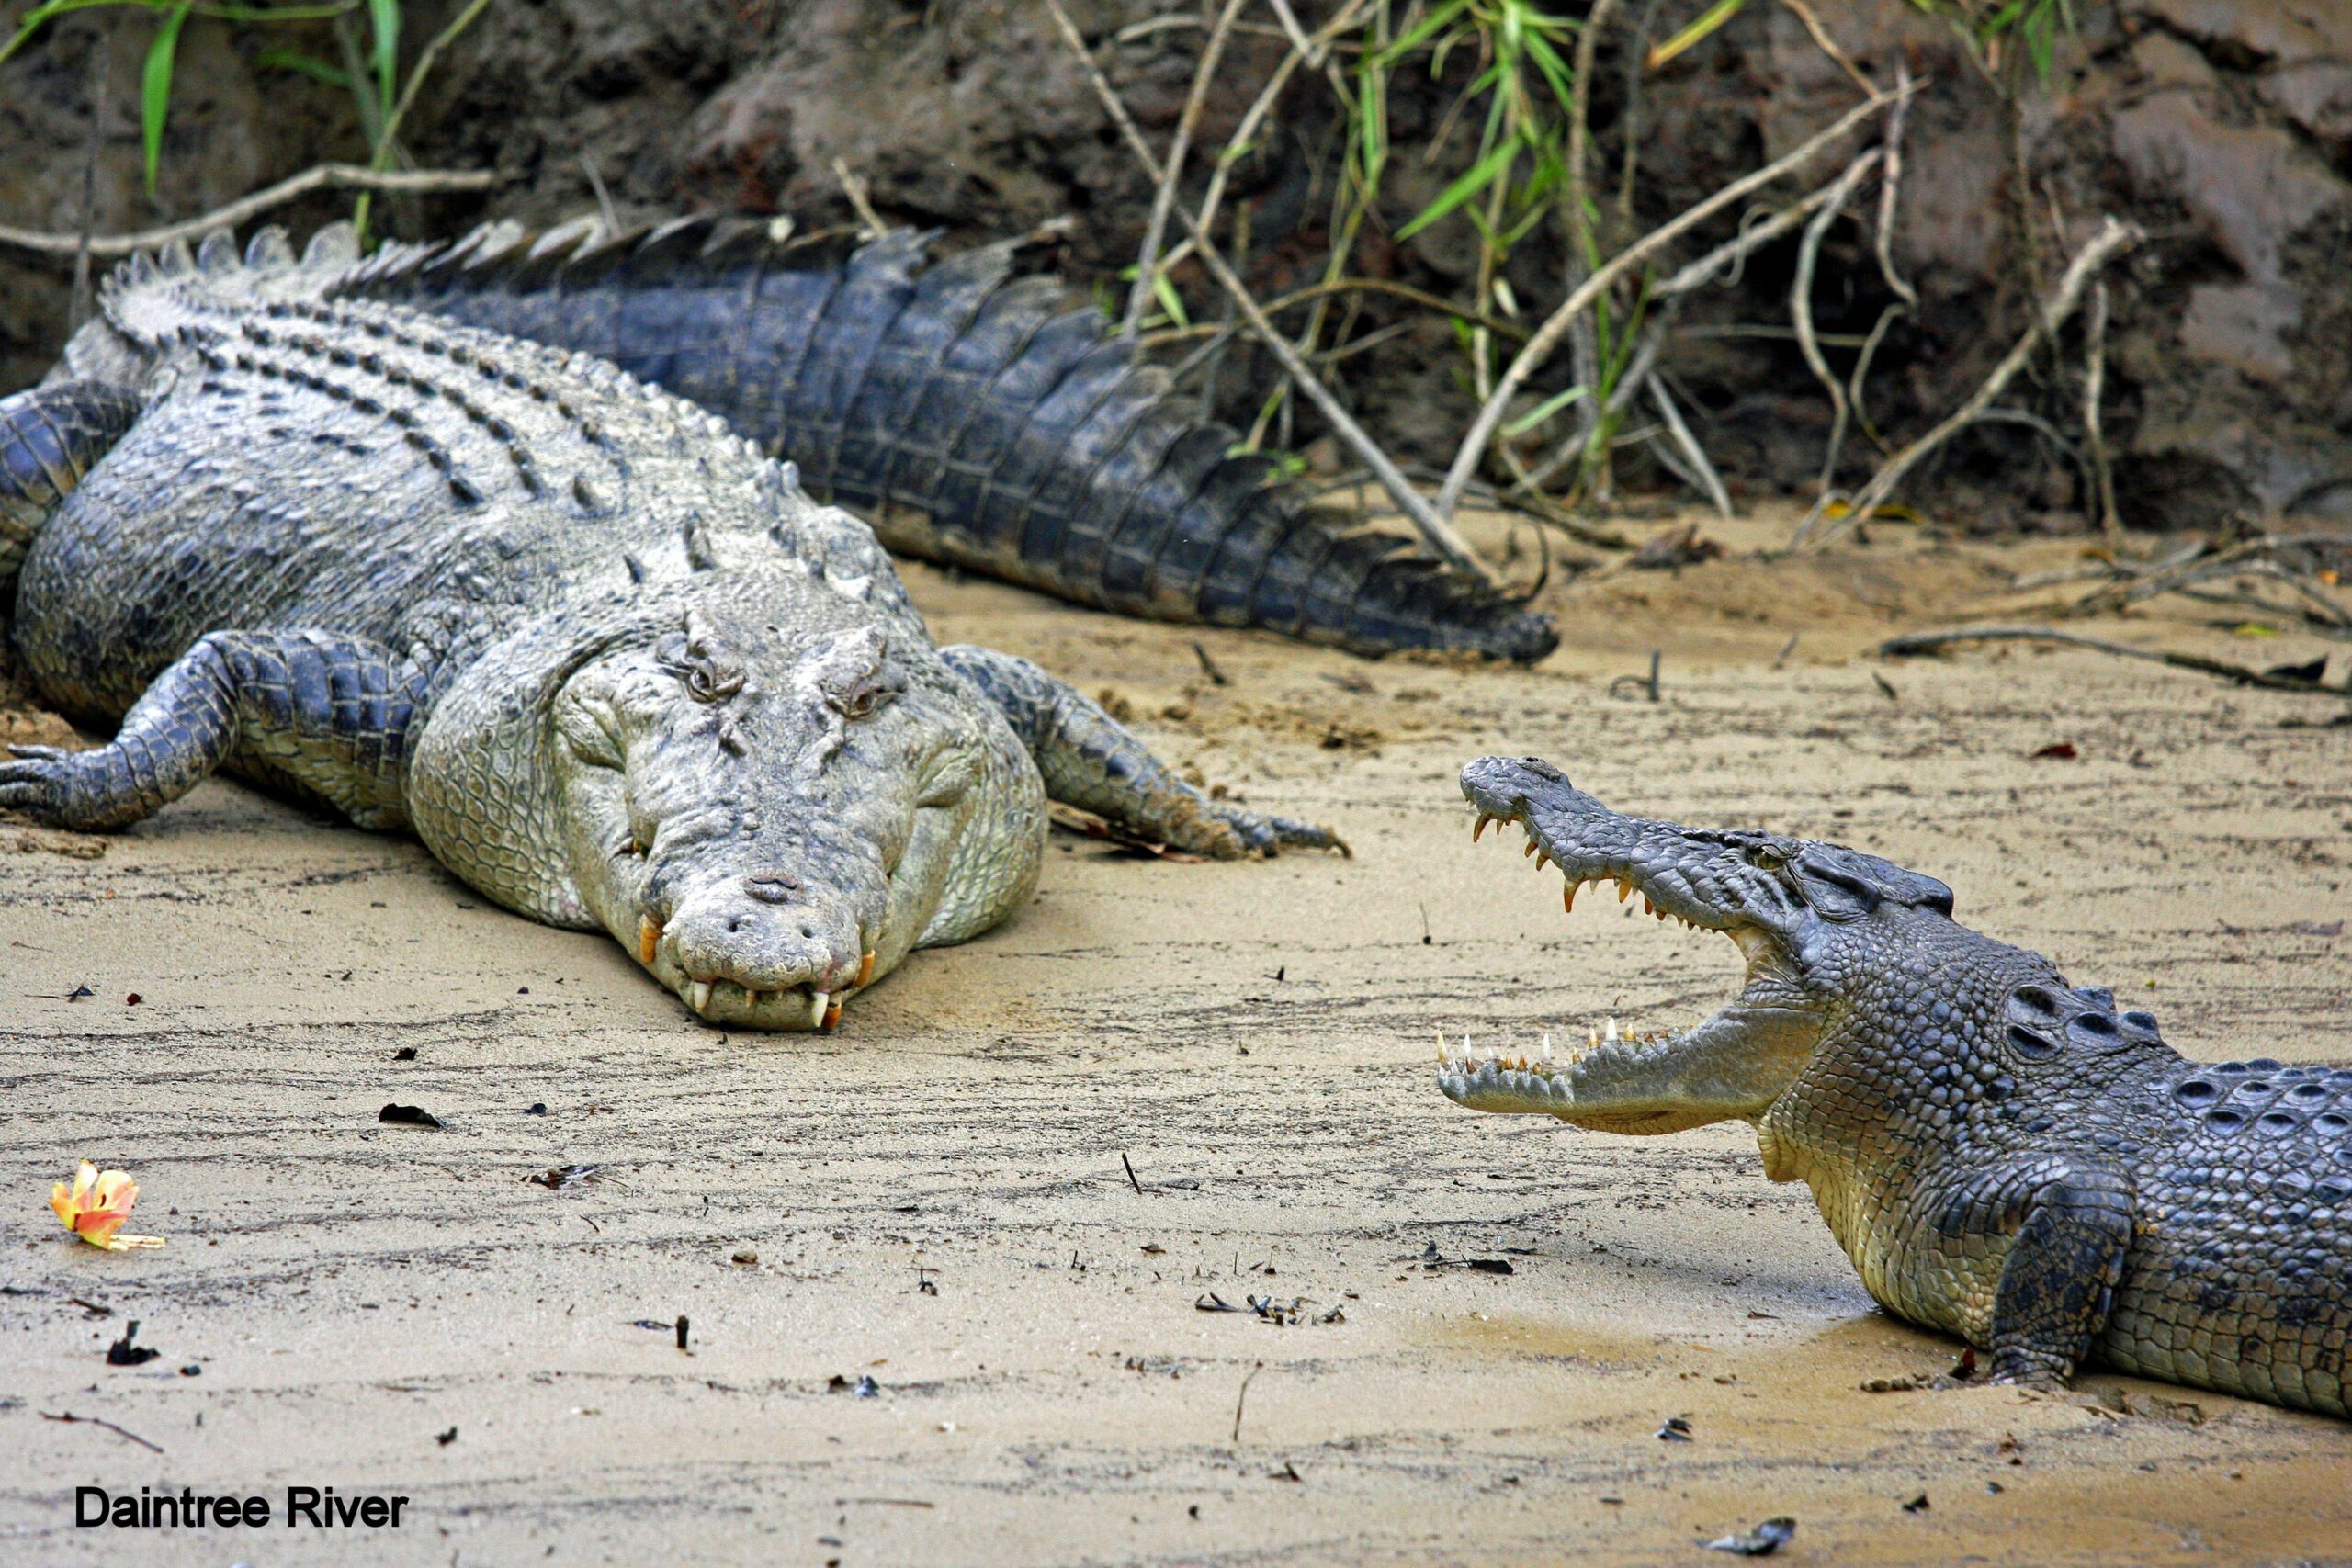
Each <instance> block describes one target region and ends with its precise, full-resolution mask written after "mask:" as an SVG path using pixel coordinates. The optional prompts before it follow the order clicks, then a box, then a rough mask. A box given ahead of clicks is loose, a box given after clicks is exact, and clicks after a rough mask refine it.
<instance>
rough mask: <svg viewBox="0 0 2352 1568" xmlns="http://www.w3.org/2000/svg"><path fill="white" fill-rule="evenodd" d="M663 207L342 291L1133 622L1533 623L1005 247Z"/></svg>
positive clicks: (1455, 636) (1388, 635)
mask: <svg viewBox="0 0 2352 1568" xmlns="http://www.w3.org/2000/svg"><path fill="white" fill-rule="evenodd" d="M929 240H930V236H928V235H926V234H922V233H919V232H917V231H911V230H899V231H894V232H891V233H888V234H885V235H883V236H882V237H881V238H879V239H876V240H873V241H871V242H868V243H852V242H850V241H847V240H845V239H842V238H840V237H838V236H812V237H807V238H796V237H794V236H792V235H791V234H790V232H789V231H788V230H786V229H784V228H783V227H782V226H780V225H763V226H746V225H741V224H738V225H734V226H729V225H728V224H725V223H722V222H720V221H718V220H711V219H701V218H697V219H682V220H676V221H673V222H670V223H666V224H662V225H660V226H658V227H655V228H652V229H648V230H640V231H633V232H631V233H628V234H623V235H618V236H611V237H607V236H605V235H604V234H602V233H601V232H600V231H598V229H597V227H596V226H595V225H594V223H593V222H585V223H582V224H575V225H571V226H567V227H566V228H563V229H559V230H553V231H548V233H546V234H543V235H540V236H537V238H532V237H530V236H527V235H526V234H524V233H523V232H522V231H520V230H519V229H515V228H513V227H511V226H491V227H488V228H485V229H481V230H477V231H475V232H474V233H472V234H470V235H469V236H467V237H466V238H465V239H463V240H461V241H458V242H457V243H454V244H449V245H441V246H411V247H390V248H387V250H386V251H384V252H383V253H380V254H379V255H378V256H377V257H376V258H374V259H373V260H371V261H368V262H367V263H364V264H362V265H359V266H357V267H356V268H354V269H353V270H352V271H351V272H350V273H349V274H348V275H347V276H346V277H345V280H344V282H343V283H342V284H340V285H339V286H338V288H339V290H340V291H341V292H345V293H348V294H364V295H367V296H369V297H372V298H379V299H396V300H399V301H401V302H403V303H407V304H410V305H413V306H415V307H417V308H420V309H424V310H432V311H435V312H436V313H439V314H444V315H447V316H450V317H452V318H455V319H457V320H460V321H466V322H468V323H469V324H472V325H476V326H481V327H486V328H490V329H492V330H494V331H498V332H503V333H510V334H512V335H515V336H518V337H525V338H531V339H536V340H537V341H540V342H544V343H550V344H560V345H562V346H564V347H568V348H575V349H580V350H583V351H586V352H588V353H592V354H596V355H602V356H604V357H605V358H608V359H612V360H614V361H616V362H617V363H618V364H619V365H620V366H621V367H623V368H624V369H626V370H628V371H629V372H630V373H632V374H633V375H636V376H638V377H640V378H643V379H646V380H650V381H653V382H655V383H658V384H659V385H661V386H662V387H665V388H667V389H669V390H671V391H673V392H676V393H678V394H679V395H681V396H683V397H686V398H689V399H692V400H695V401H696V402H699V403H701V404H703V405H704V406H705V407H707V408H709V409H711V410H712V411H714V412H718V413H719V414H721V415H723V416H724V417H725V418H726V419H727V420H728V421H729V423H732V424H733V425H734V426H735V427H736V428H737V429H738V430H739V431H741V433H742V434H745V435H747V436H749V437H751V438H752V440H754V441H756V442H758V443H760V444H761V445H762V446H763V447H765V448H766V449H767V450H769V451H771V452H774V453H775V455H776V456H778V457H784V458H786V459H788V460H790V461H791V462H793V463H796V464H797V465H798V467H799V469H800V476H801V480H802V482H803V483H804V484H805V485H806V486H808V488H809V490H810V491H811V492H812V493H815V494H817V495H820V496H823V497H826V498H829V499H831V500H832V501H835V502H840V503H841V504H842V505H846V506H850V507H852V508H854V509H857V510H858V511H860V512H861V513H863V514H864V515H865V516H866V517H867V519H868V521H870V522H871V523H872V524H873V525H874V528H875V531H876V533H877V534H878V535H880V536H881V538H882V540H883V542H884V543H885V544H886V545H888V547H890V548H891V549H893V550H895V551H897V552H899V553H900V554H902V555H911V556H920V557H924V558H930V559H933V560H938V561H944V562H948V563H950V564H953V565H956V566H959V567H964V568H967V569H969V570H975V571H978V572H983V573H986V574H988V575H990V576H995V577H1001V578H1007V579H1010V580H1012V581H1016V582H1021V583H1024V584H1027V585H1029V586H1031V587H1035V588H1038V589H1041V590H1043V591H1045V592H1049V593H1053V594H1056V595H1058V596H1059V597H1062V598H1065V599H1069V600H1073V601H1076V602H1077V603H1080V604H1091V605H1095V606H1098V607H1100V608H1103V609H1106V610H1115V611H1119V612H1122V613H1125V614H1128V615H1144V616H1149V617H1152V618H1155V619H1159V620H1169V621H1193V622H1205V623H1209V624H1212V625H1217V626H1261V627H1264V628H1266V629H1269V630H1272V631H1276V632H1281V633H1283V634H1286V635H1288V636H1291V637H1300V638H1304V639H1306V640H1308V641H1313V642H1322V643H1331V644H1336V645H1338V646H1340V647H1342V648H1346V649H1351V650H1352V651H1355V652H1358V653H1363V654H1382V653H1389V652H1394V651H1397V650H1399V649H1470V650H1475V651H1477V652H1481V653H1486V654H1489V655H1492V656H1495V657H1498V658H1502V659H1510V660H1536V659H1540V658H1542V657H1543V656H1544V655H1545V654H1546V653H1549V652H1550V651H1551V650H1552V649H1553V648H1554V647H1555V646H1556V644H1557V643H1558V640H1559V639H1558V635H1557V633H1556V632H1555V629H1554V626H1553V623H1552V619H1551V617H1549V616H1547V615H1533V614H1530V613H1528V612H1527V611H1526V610H1525V609H1524V608H1523V606H1522V605H1521V604H1520V603H1519V602H1517V601H1514V600H1512V599H1510V598H1508V597H1505V596H1504V595H1502V594H1500V593H1498V592H1495V591H1494V590H1493V589H1491V588H1489V587H1488V586H1487V585H1486V584H1484V583H1482V582H1478V581H1475V580H1473V579H1471V578H1469V577H1467V576H1465V575H1464V574H1462V573H1459V572H1456V571H1453V570H1449V569H1447V568H1446V567H1444V566H1443V565H1442V564H1441V563H1440V562H1438V561H1437V560H1435V559H1434V558H1431V557H1430V556H1429V555H1428V554H1427V553H1425V552H1424V551H1422V550H1421V549H1420V548H1419V547H1418V545H1417V544H1416V542H1415V541H1413V540H1412V539H1410V538H1408V537H1406V536H1401V535H1399V534H1397V533H1396V532H1393V531H1390V530H1387V529H1385V528H1382V527H1379V526H1376V525H1372V524H1369V523H1367V522H1366V521H1365V520H1364V519H1363V517H1361V516H1359V515H1357V514H1355V513H1350V512H1348V511H1346V510H1344V509H1341V508H1338V507H1334V506H1329V505H1324V504H1318V503H1317V502H1315V501H1314V500H1313V499H1312V498H1310V497H1309V496H1308V495H1307V493H1306V491H1304V490H1303V489H1301V488H1300V487H1298V486H1296V485H1295V484H1292V483H1290V482H1287V481H1285V480H1283V479H1281V478H1280V477H1279V475H1278V472H1277V470H1276V469H1275V468H1274V466H1273V465H1272V463H1270V462H1268V461H1267V460H1266V459H1265V458H1263V457H1258V456H1256V455H1254V454H1245V453H1239V452H1237V451H1236V450H1235V447H1236V446H1237V444H1238V440H1239V437H1238V435H1237V434H1236V433H1235V432H1234V431H1233V430H1232V429H1231V428H1229V427H1228V426H1226V425H1223V424H1219V423H1214V422H1209V421H1204V420H1201V419H1197V418H1194V417H1193V415H1192V414H1190V413H1189V412H1185V411H1184V409H1183V408H1182V406H1180V403H1179V401H1178V400H1177V398H1176V397H1175V396H1174V394H1173V393H1172V392H1171V389H1170V381H1169V378H1168V375H1167V372H1166V371H1164V370H1162V369H1160V368H1159V367H1156V366H1150V365H1145V364H1141V363H1139V362H1138V361H1137V360H1136V357H1135V355H1134V354H1133V352H1132V350H1131V348H1130V347H1129V346H1128V345H1127V344H1123V343H1121V342H1119V341H1118V340H1117V339H1116V338H1115V337H1114V336H1113V335H1112V334H1111V333H1110V330H1109V323H1108V322H1107V321H1106V320H1105V318H1104V317H1103V312H1102V311H1101V310H1098V309H1097V308H1096V307H1095V306H1093V305H1092V304H1091V303H1090V302H1088V301H1086V300H1084V299H1080V298H1079V297H1077V296H1075V295H1073V294H1072V293H1071V292H1070V291H1069V289H1068V288H1064V287H1063V286H1062V285H1060V284H1059V283H1057V282H1056V281H1054V280H1053V279H1051V278H1048V277H1045V276H1036V275H1023V273H1022V272H1021V270H1020V264H1021V262H1022V259H1023V246H1022V244H1021V243H1019V242H1011V243H1001V244H995V245H988V246H983V247H981V248H978V249H976V250H971V251H967V252H965V253H962V254H957V255H955V256H952V257H949V258H947V259H945V260H944V261H936V262H934V261H932V260H931V259H930V257H929V255H928V254H927V252H928V245H929Z"/></svg>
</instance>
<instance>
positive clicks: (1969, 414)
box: [1789, 217, 2141, 549]
mask: <svg viewBox="0 0 2352 1568" xmlns="http://www.w3.org/2000/svg"><path fill="white" fill-rule="evenodd" d="M2140 239H2141V231H2140V229H2139V228H2138V226H2137V225H2135V224H2131V223H2126V222H2124V221H2123V220H2120V219H2118V218H2114V217H2109V219H2108V220H2106V221H2105V222H2104V223H2102V224H2101V225H2100V226H2099V231H2098V233H2096V234H2094V235H2092V236H2091V237H2090V239H2088V240H2087V241H2086V242H2085V243H2084V244H2083V248H2082V249H2081V250H2079V251H2077V252H2075V259H2074V260H2073V261H2072V262H2071V263H2069V264H2068V265H2067V267H2066V272H2065V276H2064V277H2062V278H2060V279H2059V281H2058V287H2057V288H2056V290H2055V291H2053V292H2052V295H2051V296H2050V298H2049V299H2047V300H2045V301H2044V302H2043V303H2042V306H2041V310H2039V311H2037V312H2036V313H2035V316H2034V319H2033V323H2032V325H2030V327H2028V328H2027V329H2026V333H2025V335H2024V336H2023V337H2020V338H2019V339H2018V341H2017V345H2016V346H2015V347H2013V348H2011V349H2010V350H2009V352H2008V354H2007V355H2005V356H2004V357H2003V358H2002V360H2001V363H2000V364H1998V365H1997V366H1996V367H1994V368H1993V373H1992V374H1991V375H1990V376H1988V377H1986V378H1985V384H1984V385H1983V386H1981V387H1979V388H1977V389H1976V391H1975V392H1974V394H1973V395H1972V396H1971V397H1970V398H1969V400H1967V401H1966V402H1964V403H1962V405H1961V406H1960V407H1959V408H1957V409H1955V410H1954V411H1953V412H1951V414H1950V415H1948V416H1946V418H1945V419H1944V421H1943V423H1940V424H1939V425H1937V426H1936V427H1935V428H1934V429H1933V430H1930V431H1929V432H1928V433H1927V434H1925V435H1922V436H1921V437H1919V438H1918V439H1917V441H1914V442H1912V443H1911V444H1910V445H1909V446H1905V447H1904V448H1903V449H1902V450H1901V451H1899V452H1897V453H1895V454H1894V456H1893V457H1889V458H1888V459H1887V460H1886V461H1885V462H1884V463H1883V464H1882V465H1881V466H1880V468H1879V470H1878V472H1877V473H1876V474H1875V475H1873V476H1872V477H1871V481H1870V483H1868V484H1867V485H1864V486H1863V487H1862V489H1861V492H1860V494H1859V495H1857V496H1856V497H1855V498H1854V502H1853V504H1852V505H1851V506H1849V508H1848V509H1847V511H1846V513H1845V516H1844V517H1842V518H1840V519H1838V520H1837V522H1836V523H1834V524H1833V525H1832V526H1831V527H1830V528H1828V529H1826V530H1824V531H1823V533H1822V535H1821V537H1822V538H1824V539H1827V538H1828V537H1830V536H1832V535H1833V534H1835V533H1836V531H1837V528H1838V526H1839V525H1843V524H1844V523H1846V522H1849V521H1856V520H1860V519H1862V518H1866V517H1869V516H1870V515H1871V513H1874V512H1875V511H1876V510H1877V509H1878V508H1879V507H1880V506H1882V505H1883V504H1884V503H1885V502H1886V500H1887V498H1888V497H1889V496H1891V495H1893V494H1894V488H1895V486H1897V485H1899V484H1901V483H1902V482H1903V479H1904V476H1905V475H1906V474H1908V473H1909V472H1910V471H1911V470H1912V469H1913V468H1916V467H1917V466H1918V464H1919V461H1920V459H1922V458H1924V457H1927V456H1928V454H1929V453H1931V452H1933V451H1934V450H1935V449H1936V448H1937V447H1939V446H1942V445H1943V444H1944V443H1945V442H1947V441H1949V440H1951V438H1952V436H1953V435H1955V434H1958V433H1959V432H1960V431H1961V430H1962V429H1964V428H1965V427H1966V426H1967V425H1969V424H1970V423H1973V421H1975V420H1976V419H1977V418H1979V417H1980V416H1982V415H1983V413H1984V412H1985V410H1986V409H1988V408H1990V407H1992V406H1993V400H1994V399H1996V398H1997V397H1999V396H2000V395H2001V392H2002V389H2004V388H2006V387H2007V385H2008V384H2009V381H2010V379H2011V378H2014V377H2015V376H2016V375H2017V373H2018V371H2019V370H2021V369H2023V368H2024V367H2025V364H2026V361H2027V360H2028V359H2029V358H2030V357H2031V356H2032V354H2033V351H2034V348H2035V346H2036V345H2037V344H2040V343H2041V342H2042V340H2043V339H2045V338H2048V337H2051V336H2053V335H2054V334H2055V333H2057V331H2058V329H2059V328H2060V327H2061V326H2063V325H2064V324H2065V321H2066V318H2067V317H2069V316H2071V315H2073V314H2074V313H2075V306H2076V305H2078V304H2080V303H2081V302H2082V297H2083V289H2084V288H2085V287H2086V285H2087V284H2088V283H2089V282H2090V280H2091V279H2092V278H2093V277H2094V276H2097V275H2098V270H2099V268H2101V267H2103V266H2105V265H2107V264H2108V263H2109V261H2111V260H2113V259H2114V258H2115V257H2116V256H2118V255H2120V254H2122V253H2123V252H2124V251H2126V250H2129V249H2130V248H2131V246H2133V245H2134V244H2137V243H2139V241H2140ZM1823 515H1824V513H1823V512H1822V511H1821V510H1820V509H1816V510H1815V512H1814V513H1812V514H1811V515H1808V516H1807V517H1806V518H1805V520H1804V524H1803V525H1801V526H1799V528H1798V529H1797V531H1796V534H1795V536H1793V537H1792V538H1791V539H1790V541H1789V547H1790V548H1791V549H1796V548H1800V547H1803V546H1804V544H1805V543H1806V542H1807V540H1808V539H1809V538H1811V537H1812V536H1813V533H1814V529H1815V525H1818V524H1819V523H1820V522H1821V521H1822V518H1823Z"/></svg>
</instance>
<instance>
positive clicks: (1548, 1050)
mask: <svg viewBox="0 0 2352 1568" xmlns="http://www.w3.org/2000/svg"><path fill="white" fill-rule="evenodd" d="M1535 1059H1536V1060H1537V1061H1539V1062H1541V1063H1543V1064H1544V1066H1547V1067H1548V1066H1551V1065H1552V1032H1551V1031H1550V1030H1548V1029H1547V1030H1545V1031H1544V1044H1543V1054H1542V1055H1539V1056H1537V1057H1536V1058H1535Z"/></svg>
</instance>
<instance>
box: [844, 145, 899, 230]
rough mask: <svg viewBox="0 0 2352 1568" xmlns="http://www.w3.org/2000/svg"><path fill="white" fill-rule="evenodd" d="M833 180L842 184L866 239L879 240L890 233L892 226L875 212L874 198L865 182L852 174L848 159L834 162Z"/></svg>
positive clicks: (850, 207) (845, 195)
mask: <svg viewBox="0 0 2352 1568" xmlns="http://www.w3.org/2000/svg"><path fill="white" fill-rule="evenodd" d="M833 178H834V179H836V180H838V181H839V182H841V187H842V196H844V197H847V198H848V199H849V209H850V210H851V211H852V212H854V213H856V214H857V223H858V227H859V228H861V229H863V230H864V231H865V235H864V237H865V238H866V239H868V240H878V239H880V238H881V237H882V236H883V235H884V234H887V233H888V232H889V231H890V226H889V225H888V223H885V222H883V221H882V215H881V214H880V213H878V212H876V211H875V210H874V198H873V196H872V194H871V193H870V191H869V190H868V188H867V186H866V184H865V180H864V179H862V178H860V177H859V176H858V175H854V174H852V173H850V167H849V163H848V161H847V160H846V159H842V158H836V159H834V160H833Z"/></svg>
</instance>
